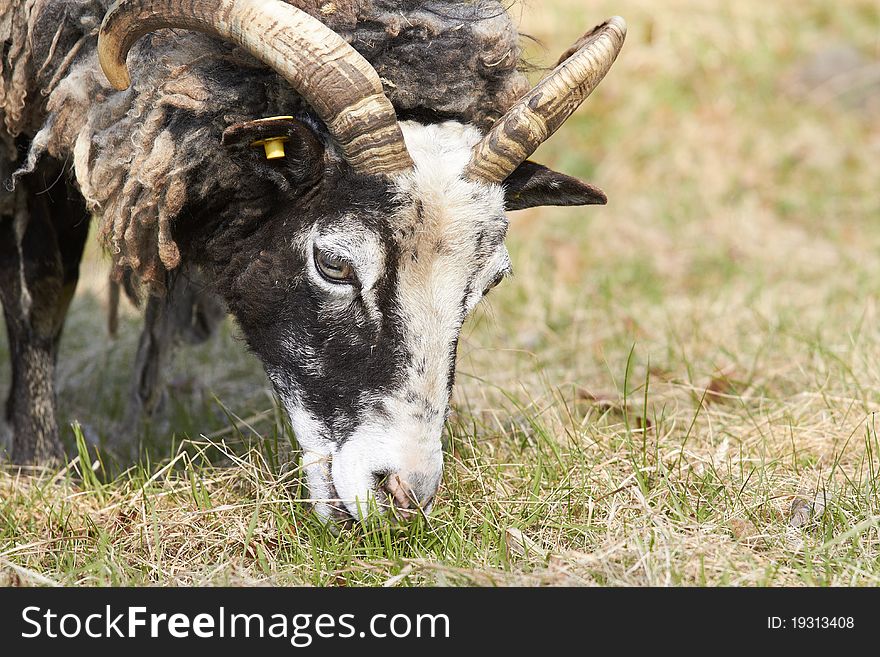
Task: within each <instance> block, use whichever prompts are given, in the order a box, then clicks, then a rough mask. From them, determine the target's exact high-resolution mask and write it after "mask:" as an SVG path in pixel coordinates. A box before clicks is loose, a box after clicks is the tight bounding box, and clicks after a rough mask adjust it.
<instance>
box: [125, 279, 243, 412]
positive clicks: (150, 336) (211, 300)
mask: <svg viewBox="0 0 880 657" xmlns="http://www.w3.org/2000/svg"><path fill="white" fill-rule="evenodd" d="M225 316H226V310H225V307H224V305H223V302H222V301H221V300H220V299H219V297H217V296H216V295H214V294H213V293H212V292H209V291H208V290H207V289H206V286H205V283H204V281H203V279H202V277H201V274H200V273H199V272H198V271H197V270H195V269H185V270H182V271H179V272H176V273H175V274H174V275H172V276H171V277H170V280H169V282H168V289H167V292H166V295H165V296H164V297H157V296H151V297H150V298H149V299H148V301H147V304H146V311H145V316H144V329H143V332H142V333H141V338H140V342H139V344H138V351H137V356H136V358H135V366H134V377H133V381H132V389H131V393H130V395H129V406H128V422H127V424H128V425H129V426H134V424H136V423H137V421H138V420H139V419H140V418H142V417H145V416H146V417H149V416H151V415H153V414H154V413H155V412H156V410H157V409H158V407H159V406H160V404H161V401H162V398H163V395H164V389H165V386H164V376H163V375H164V373H165V372H166V371H167V367H168V364H169V363H170V361H171V358H172V356H173V353H174V349H175V348H176V346H177V344H178V343H180V342H186V343H188V344H199V343H201V342H204V341H206V340H208V339H209V338H210V337H211V336H212V335H213V334H214V332H215V330H216V328H217V326H218V325H219V323H220V322H221V321H222V320H223V318H224V317H225Z"/></svg>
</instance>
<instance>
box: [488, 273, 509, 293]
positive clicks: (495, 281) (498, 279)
mask: <svg viewBox="0 0 880 657" xmlns="http://www.w3.org/2000/svg"><path fill="white" fill-rule="evenodd" d="M505 273H506V272H501V273H500V274H498V275H497V276H496V277H495V278H494V279H492V282H491V283H489V284H488V285H487V286H486V288H485V289H484V290H483V296H486V295H487V294H489V290H491V289H492V288H493V287H495V286H496V285H498V284H499V283H500V282H501V281H502V280H504V274H505Z"/></svg>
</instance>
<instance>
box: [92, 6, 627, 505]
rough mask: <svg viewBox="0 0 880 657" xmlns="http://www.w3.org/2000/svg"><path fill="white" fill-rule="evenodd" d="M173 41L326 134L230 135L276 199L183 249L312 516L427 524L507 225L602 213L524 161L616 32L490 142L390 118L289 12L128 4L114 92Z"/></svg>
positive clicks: (350, 63)
mask: <svg viewBox="0 0 880 657" xmlns="http://www.w3.org/2000/svg"><path fill="white" fill-rule="evenodd" d="M218 4H219V7H218ZM168 26H181V27H189V28H193V29H199V30H203V31H208V32H210V33H213V34H216V35H219V36H222V37H224V38H226V39H228V40H230V41H234V42H235V43H238V44H239V45H241V46H243V47H244V48H246V49H247V50H248V51H250V52H251V53H252V54H253V55H255V56H257V57H258V58H260V59H261V60H263V61H264V62H266V63H267V64H269V65H271V66H272V67H273V68H275V70H276V71H278V72H279V73H280V74H281V75H283V76H284V77H285V78H286V79H287V80H288V81H289V82H290V83H291V85H293V87H294V88H295V89H296V90H297V92H298V93H299V94H300V95H301V96H302V97H303V98H304V99H305V100H306V101H307V102H308V103H309V104H310V106H311V107H312V109H313V110H314V112H315V114H316V115H317V116H318V118H319V119H320V122H315V121H312V120H310V119H308V118H306V117H301V118H300V119H295V118H292V117H277V118H274V119H272V120H270V121H265V120H254V121H248V122H245V123H240V124H236V125H233V126H229V127H228V128H227V129H226V130H225V132H224V134H223V138H222V143H223V146H224V147H225V150H224V152H223V154H222V155H220V156H222V157H229V158H232V159H233V160H235V161H236V162H238V163H239V165H240V167H241V170H242V172H243V175H244V176H252V177H253V180H255V181H257V180H259V181H263V182H265V181H269V182H270V183H271V185H272V186H273V189H274V190H275V191H274V193H273V194H272V195H271V196H270V197H266V198H263V199H262V200H261V199H259V198H257V195H255V196H254V197H253V198H252V199H251V200H252V202H254V203H260V202H262V203H265V204H266V205H267V206H268V207H269V209H268V210H267V212H266V213H264V215H263V216H262V218H261V219H260V221H259V222H258V224H256V225H255V223H254V222H253V221H247V220H239V221H226V222H219V223H218V222H215V224H214V225H212V226H211V229H210V230H206V232H205V235H204V236H203V237H202V238H200V240H198V241H197V242H198V244H197V245H195V246H193V245H190V246H189V248H188V249H187V252H188V253H190V254H191V256H190V257H192V258H193V259H194V260H196V261H197V262H198V264H201V265H202V266H203V267H204V268H205V269H206V271H207V272H208V273H209V274H210V275H212V276H213V277H214V278H215V283H216V285H217V287H218V291H219V292H220V293H221V294H222V295H223V296H224V297H225V298H226V300H227V302H228V303H229V306H230V310H231V311H232V313H233V314H234V315H235V316H236V317H237V319H238V321H239V323H240V324H241V327H242V330H243V332H244V334H245V336H246V338H247V340H248V343H249V344H250V346H251V348H252V349H253V350H254V351H255V353H256V354H257V355H258V356H259V357H260V358H261V360H262V361H263V363H264V365H265V367H266V371H267V373H268V376H269V378H270V380H271V381H272V383H273V385H274V387H275V389H276V391H277V393H278V395H279V397H280V398H281V400H282V402H283V404H284V405H285V407H286V409H287V411H288V414H289V417H290V421H291V424H292V426H293V429H294V432H295V433H296V436H297V439H298V441H299V443H300V446H301V448H302V450H303V468H304V470H305V472H306V475H307V481H308V486H309V491H310V496H311V498H312V499H313V500H315V503H316V508H317V509H318V512H319V513H320V514H321V515H322V516H325V517H327V516H331V515H337V516H342V517H350V518H356V519H357V518H363V517H364V516H365V514H366V513H367V512H368V510H370V509H371V508H373V507H374V505H375V506H377V507H379V508H380V509H390V510H391V511H392V512H393V513H394V514H395V515H397V516H398V517H403V518H406V517H411V516H413V515H415V514H417V513H420V512H424V511H426V510H427V509H428V508H429V507H430V505H431V503H432V500H433V497H434V494H435V493H436V491H437V488H438V486H439V483H440V475H441V470H442V464H443V458H442V446H441V445H442V443H441V435H442V430H443V423H444V419H445V416H446V411H447V407H448V403H449V396H450V392H451V389H452V384H453V379H454V372H455V354H456V346H457V343H458V338H459V333H460V330H461V326H462V323H463V322H464V320H465V318H466V317H467V315H468V313H469V312H470V311H471V310H473V308H474V307H475V306H476V304H477V303H478V302H479V301H480V299H481V298H482V297H483V296H484V295H485V294H486V293H487V292H488V291H489V290H490V289H491V288H492V287H493V286H495V285H496V284H497V283H498V282H500V281H501V280H502V278H503V277H504V276H505V275H506V274H507V273H508V272H509V271H510V261H509V258H508V255H507V251H506V248H505V246H504V238H505V235H506V231H507V220H506V218H505V214H504V213H505V210H512V209H521V208H526V207H532V206H535V205H583V204H589V203H604V202H605V198H604V195H603V194H602V193H601V192H600V191H599V190H597V189H596V188H594V187H592V186H590V185H588V184H586V183H582V182H580V181H578V180H576V179H574V178H571V177H568V176H565V175H563V174H558V173H555V172H553V171H550V170H549V169H546V168H545V167H542V166H540V165H537V164H534V163H532V162H530V161H528V160H527V158H528V157H529V155H530V154H531V153H532V152H533V151H534V150H535V149H536V148H537V147H538V145H540V143H541V142H542V141H544V140H545V139H546V138H547V137H549V136H550V135H551V134H552V133H553V132H554V131H555V130H556V129H557V128H558V127H559V126H560V125H561V124H562V123H563V122H564V121H565V120H566V119H567V118H568V116H570V114H571V113H572V112H573V111H574V110H575V109H576V108H577V106H578V105H579V104H580V103H581V102H582V101H583V100H584V99H585V98H586V96H587V95H589V93H590V92H591V91H592V89H593V88H595V86H596V85H597V84H598V82H599V81H600V80H601V79H602V77H603V76H604V75H605V73H606V72H607V70H608V69H609V67H610V66H611V64H612V63H613V61H614V59H615V57H616V55H617V52H618V51H619V49H620V47H621V45H622V43H623V38H624V34H625V26H624V24H623V22H622V21H621V20H620V19H612V20H610V21H608V22H607V23H605V24H603V25H602V26H599V27H598V28H596V29H595V30H594V31H592V32H591V33H589V34H588V35H587V36H585V37H584V39H582V40H581V42H579V43H578V44H576V47H575V48H573V49H572V51H570V53H568V54H567V58H566V59H565V60H564V61H563V62H562V63H561V64H560V65H559V66H558V67H557V68H556V69H555V70H554V71H553V72H552V73H551V74H550V75H548V76H547V77H545V78H544V80H542V81H541V82H540V83H539V84H538V85H537V86H536V87H535V88H534V89H533V90H532V91H530V92H529V93H528V94H527V95H526V96H524V97H523V98H522V99H521V100H520V101H519V102H518V103H517V104H516V105H515V106H514V107H513V108H511V109H510V110H509V111H508V112H507V114H505V115H504V116H503V117H502V118H501V119H500V120H499V121H498V122H497V124H496V125H495V126H494V127H493V128H492V130H491V131H490V132H489V133H488V134H487V135H485V136H484V135H482V134H481V133H480V132H479V131H478V130H477V129H476V128H474V127H472V126H469V125H465V124H460V123H456V122H446V123H440V124H434V125H423V124H421V123H415V122H408V121H406V122H401V123H398V121H397V118H396V115H395V113H394V109H393V108H392V107H391V105H390V103H389V102H388V101H387V99H386V98H385V96H384V95H383V94H382V87H381V83H380V81H379V80H378V76H377V75H376V74H375V71H373V70H372V68H371V67H370V66H369V64H368V63H367V62H366V61H365V60H363V58H361V57H360V56H359V55H358V54H357V53H356V52H355V51H354V50H353V49H352V48H351V47H350V46H348V44H346V43H345V42H344V41H343V40H342V39H341V38H339V37H338V36H337V35H335V33H333V32H332V31H330V30H329V29H328V28H326V27H325V26H323V25H322V24H321V23H320V22H318V21H317V20H315V19H313V18H311V17H309V16H308V15H306V14H304V13H303V12H301V11H299V10H297V9H295V8H293V7H292V6H290V5H287V4H285V3H282V2H257V1H256V0H224V1H222V2H220V3H216V2H211V3H201V2H199V1H196V0H187V1H186V2H181V1H180V0H177V1H175V0H165V1H158V0H152V1H150V2H119V3H117V4H116V5H115V6H114V7H113V8H111V10H110V11H109V12H108V15H107V17H106V18H105V21H104V25H103V27H102V31H101V40H100V42H99V56H100V58H101V62H102V66H103V67H104V70H105V72H106V74H107V76H108V78H109V79H110V81H111V82H112V83H113V84H114V85H115V86H117V87H124V86H126V85H127V84H128V76H127V72H126V68H125V57H126V54H127V52H128V49H129V48H130V46H131V45H132V43H134V41H135V40H136V39H137V38H138V37H139V36H140V35H142V34H144V33H146V32H147V31H150V30H154V29H158V28H160V27H168ZM267 138H269V139H271V138H281V139H282V140H283V142H284V148H285V155H284V156H283V157H275V158H272V159H267V156H266V154H265V153H264V152H263V150H262V148H261V147H260V145H261V144H262V143H263V142H265V140H266V139H267ZM276 155H278V153H276ZM241 184H242V185H243V186H245V187H247V186H248V185H249V183H248V182H247V179H246V178H245V179H243V180H242V183H241ZM254 189H255V190H259V189H261V187H260V186H259V185H256V184H255V185H254Z"/></svg>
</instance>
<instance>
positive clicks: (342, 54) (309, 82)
mask: <svg viewBox="0 0 880 657" xmlns="http://www.w3.org/2000/svg"><path fill="white" fill-rule="evenodd" d="M169 27H179V28H185V29H189V30H198V31H200V32H206V33H208V34H211V35H214V36H218V37H220V38H222V39H225V40H227V41H230V42H232V43H235V44H237V45H239V46H241V47H242V48H244V49H245V50H247V51H248V52H249V53H250V54H251V55H253V56H254V57H256V58H257V59H259V60H260V61H262V62H263V63H264V64H266V65H268V66H270V67H272V69H274V70H275V71H277V72H278V73H279V74H280V75H281V76H283V77H284V79H285V80H287V81H288V82H289V83H290V85H291V86H292V87H293V88H294V89H295V90H296V91H297V93H299V95H300V96H302V97H303V99H304V100H305V101H306V102H307V103H308V104H309V105H310V106H311V107H312V109H313V110H314V111H315V113H316V114H317V115H318V116H319V117H320V118H321V120H322V121H324V123H325V124H326V125H327V129H328V131H329V132H330V135H331V136H332V137H333V139H334V140H335V141H336V143H337V144H338V146H339V148H340V150H341V151H342V153H343V155H344V157H345V159H346V160H347V161H348V163H349V165H350V166H351V167H352V168H353V169H354V170H355V171H358V172H360V173H364V174H378V175H386V176H391V175H394V174H397V173H402V172H405V171H408V170H409V169H411V168H412V166H413V163H412V159H411V158H410V156H409V153H408V152H407V150H406V145H405V144H404V141H403V135H402V134H401V132H400V126H399V125H398V123H397V116H396V114H395V112H394V107H393V106H392V105H391V102H390V101H389V100H388V98H386V96H385V94H384V92H383V91H382V83H381V81H380V80H379V75H378V74H377V73H376V71H375V69H373V67H372V66H370V64H369V62H367V60H366V59H364V58H363V57H362V56H361V55H360V54H359V53H358V52H357V51H355V49H354V48H352V47H351V45H349V44H348V43H347V42H346V41H345V40H344V39H343V38H342V37H341V36H339V35H338V34H337V33H336V32H334V31H333V30H331V29H330V28H329V27H327V26H326V25H324V24H323V23H321V22H320V21H319V20H317V19H316V18H313V17H312V16H310V15H309V14H307V13H305V12H303V11H301V10H299V9H297V8H296V7H293V6H291V5H288V4H287V3H285V2H281V1H280V0H213V1H209V0H117V2H115V3H114V4H113V6H111V7H110V9H109V10H108V11H107V14H106V15H105V16H104V21H103V23H102V24H101V30H100V32H99V35H98V59H99V61H100V63H101V68H102V69H103V70H104V74H105V75H106V76H107V79H108V80H109V81H110V84H112V85H113V86H114V87H115V88H116V89H125V88H127V87H128V86H129V85H130V84H131V79H130V78H129V73H128V67H127V65H126V57H127V56H128V51H129V50H130V49H131V47H132V46H133V45H134V43H135V42H136V41H137V40H138V39H139V38H140V37H142V36H143V35H145V34H147V33H149V32H153V31H155V30H159V29H162V28H169Z"/></svg>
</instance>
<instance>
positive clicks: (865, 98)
mask: <svg viewBox="0 0 880 657" xmlns="http://www.w3.org/2000/svg"><path fill="white" fill-rule="evenodd" d="M614 13H618V14H621V15H623V16H625V17H626V18H627V19H628V22H629V23H630V34H629V37H628V44H627V46H626V48H625V51H624V54H623V56H622V58H621V60H620V61H619V62H618V63H617V64H616V65H615V68H614V70H613V72H612V75H611V76H610V77H609V79H608V80H607V81H605V82H604V83H603V85H602V86H601V87H600V88H599V90H598V91H597V93H596V96H595V98H593V99H591V101H590V102H589V103H588V105H587V107H586V108H585V109H584V110H582V111H581V112H580V113H579V114H578V115H577V116H576V117H575V118H574V119H572V121H571V122H569V124H567V125H566V127H565V128H564V129H563V132H562V133H561V134H560V135H559V136H558V137H556V138H555V139H553V140H551V141H550V142H549V143H548V144H547V145H546V146H545V147H543V148H542V149H541V151H540V152H539V153H538V154H537V156H536V159H540V160H543V161H545V162H547V163H549V164H552V165H554V166H556V167H557V168H559V169H561V170H565V171H569V172H573V173H579V174H581V175H583V176H585V177H588V178H589V179H590V180H592V181H593V182H595V183H597V184H599V185H600V186H602V187H603V188H604V189H605V191H606V192H608V195H609V197H610V199H611V203H610V204H609V206H608V207H606V208H591V209H587V210H583V211H581V210H571V209H546V210H540V211H533V212H527V213H521V214H519V215H514V218H513V226H512V230H511V236H510V240H509V243H510V247H511V252H512V256H513V260H514V263H515V268H516V272H517V276H516V277H515V278H514V279H513V280H511V281H509V282H507V283H505V285H503V286H501V287H500V288H499V289H498V290H497V291H496V292H493V294H492V296H491V298H490V300H489V302H488V303H487V304H484V307H483V309H482V310H481V311H480V312H479V313H478V315H477V316H476V317H475V318H474V319H472V320H471V321H470V322H469V324H468V326H467V327H466V332H465V339H464V340H463V342H462V346H461V351H460V363H459V385H458V388H457V391H456V395H455V409H456V413H455V416H454V418H453V420H452V421H451V422H450V425H449V438H450V443H451V448H450V452H449V456H448V459H447V474H446V478H445V481H444V485H443V488H442V490H441V494H440V499H439V501H438V504H437V505H436V509H435V511H434V512H433V513H432V516H431V518H430V520H429V522H423V523H420V524H418V525H416V526H414V527H411V528H410V529H409V530H408V531H406V532H405V533H402V534H395V533H392V532H391V531H390V530H388V529H387V528H382V527H372V528H367V529H365V530H357V531H354V532H343V533H342V534H340V535H338V536H334V535H331V534H329V533H328V532H326V531H325V530H324V529H323V528H321V527H320V526H319V525H318V524H316V523H315V522H314V520H313V519H312V517H311V516H310V515H309V514H308V511H307V509H306V508H305V507H304V506H303V505H301V504H300V503H299V502H297V500H296V498H297V496H298V492H297V488H296V485H295V480H296V474H297V473H296V471H291V472H288V473H286V474H279V473H281V472H283V469H281V468H279V467H278V466H277V464H276V463H275V454H276V451H277V450H276V449H275V446H276V445H277V443H278V442H281V443H283V442H284V441H285V439H286V436H287V429H286V427H285V426H284V423H283V421H281V420H280V419H279V417H278V414H277V413H276V412H275V411H274V409H273V408H272V403H271V399H270V397H269V394H268V391H267V389H266V384H265V382H264V380H263V378H262V376H261V374H260V372H259V367H258V365H257V364H256V363H255V362H254V361H253V360H252V359H251V358H250V357H249V356H247V355H246V354H244V353H243V350H242V348H241V345H240V344H239V343H237V341H236V340H235V337H234V329H233V328H231V327H229V328H227V330H226V332H225V333H224V335H222V336H221V337H220V339H219V340H216V341H214V342H213V343H211V344H209V345H206V346H205V347H202V348H199V349H195V350H189V351H185V352H182V353H181V354H180V357H179V359H178V362H177V363H176V365H175V373H176V374H175V376H174V385H175V387H174V390H175V393H176V394H174V395H172V397H171V399H170V400H169V403H168V404H167V407H166V409H165V413H164V414H163V417H162V418H161V421H159V422H157V423H156V424H154V425H153V426H151V427H147V429H146V430H145V435H144V447H143V450H142V451H143V458H142V459H141V460H140V461H139V463H138V465H136V466H133V467H131V468H129V469H127V470H125V472H123V473H122V474H112V473H113V472H114V468H113V467H111V465H110V464H109V463H106V464H103V465H102V463H101V462H100V461H98V462H97V463H96V465H95V466H94V468H93V467H92V466H91V464H90V462H92V461H94V460H95V458H96V457H95V451H94V450H91V451H90V452H89V453H88V454H86V447H85V445H86V443H87V442H89V441H90V440H93V439H94V438H95V437H97V436H105V437H106V436H108V435H112V432H113V429H114V422H118V421H119V418H121V416H122V408H121V407H122V401H123V398H124V390H125V386H126V382H127V381H126V364H127V363H128V361H129V360H130V358H131V355H132V351H133V346H134V344H135V340H136V333H137V324H136V322H135V321H134V320H131V321H130V322H129V323H128V324H127V325H126V326H125V327H124V331H123V335H122V337H121V338H120V339H119V340H118V341H117V342H116V343H114V344H112V345H98V344H95V341H94V338H93V336H94V335H95V334H100V323H101V320H100V312H98V309H99V305H100V299H101V295H102V294H103V280H104V278H103V273H100V270H96V271H97V272H99V273H96V274H94V275H92V276H90V277H89V280H91V281H92V282H91V284H87V285H85V286H84V293H83V294H81V296H80V297H79V299H78V300H77V304H76V308H75V310H74V313H73V316H72V318H71V324H70V327H69V330H68V335H67V339H66V342H65V345H64V352H65V353H64V354H63V355H62V371H61V399H62V406H63V412H64V413H65V414H66V416H67V417H76V418H78V419H79V420H80V421H81V422H82V423H83V427H84V429H83V432H82V434H80V436H81V439H80V440H79V445H80V453H81V458H80V459H79V460H77V461H76V463H75V464H74V465H73V466H72V467H71V468H70V469H69V470H68V471H66V472H63V473H42V474H38V475H18V474H16V473H14V472H13V471H11V470H7V471H5V472H3V473H0V572H2V573H3V575H0V577H5V578H6V579H7V581H9V582H21V583H33V584H46V583H49V582H57V583H63V584H74V583H77V584H106V583H119V584H138V583H158V584H205V583H241V584H253V583H263V582H270V583H279V584H286V583H313V584H321V585H326V584H389V585H417V584H424V583H439V584H446V583H449V584H462V583H473V584H490V583H495V584H660V585H663V584H673V585H675V584H709V585H715V584H735V585H743V584H762V585H782V584H847V585H848V584H878V583H880V500H878V496H877V484H878V477H880V457H878V451H880V441H878V438H877V431H876V425H875V416H874V413H875V412H876V411H877V410H878V408H880V328H878V326H880V316H878V315H880V308H878V287H880V258H878V254H880V221H878V220H880V194H878V181H880V90H878V89H876V88H873V91H872V87H871V86H870V80H871V79H873V78H871V75H876V71H877V70H878V67H880V63H878V62H880V9H878V8H877V6H876V3H875V2H872V1H870V0H866V1H856V0H850V1H848V2H839V3H834V4H833V5H830V4H829V3H825V2H820V1H819V0H807V1H800V2H796V1H794V0H785V1H781V2H776V3H766V2H757V1H756V0H748V1H745V2H738V3H721V2H713V3H708V2H697V0H669V1H668V2H664V3H662V5H661V4H658V3H655V2H646V1H644V0H643V1H637V0H615V1H612V0H608V1H602V2H592V3H587V5H586V8H584V3H582V2H578V1H576V0H544V1H543V2H540V3H539V2H535V1H533V2H531V3H526V4H525V5H524V7H523V8H522V14H523V29H524V30H525V31H527V32H529V33H531V34H533V35H535V36H537V37H538V38H539V39H541V40H542V41H543V42H545V43H547V44H550V47H548V50H549V51H550V52H549V53H543V52H542V51H541V50H540V49H536V50H535V58H537V59H540V60H542V61H543V62H545V63H549V62H550V61H551V60H553V59H555V57H554V55H555V53H556V52H557V51H560V50H562V49H563V48H564V47H565V46H567V44H568V43H570V42H571V41H573V40H574V39H575V38H576V36H578V33H579V32H580V31H582V28H584V27H586V26H587V25H589V24H591V23H593V22H595V21H596V20H598V19H600V18H602V17H604V16H606V15H611V14H614ZM832 46H833V47H838V46H849V47H851V48H853V49H854V50H855V52H856V53H858V54H859V55H860V56H861V57H862V58H863V62H862V66H861V68H860V69H856V70H855V71H854V72H853V71H850V72H849V73H848V74H847V75H849V77H846V76H844V77H839V78H837V79H836V81H831V82H827V83H818V84H811V83H808V82H804V79H803V76H802V75H800V74H799V71H801V70H802V68H803V64H804V62H806V61H808V60H810V58H811V57H813V56H814V55H816V54H817V53H822V52H825V51H826V50H827V49H828V48H829V47H832ZM872 72H873V73H872ZM866 80H867V81H868V82H865V81H866ZM860 85H861V86H860ZM0 349H4V347H2V346H0ZM192 372H197V373H198V374H197V375H196V376H195V377H194V376H192V375H191V374H189V373H192ZM184 373H187V374H186V375H184ZM3 376H7V374H6V373H5V372H4V373H3ZM95 399H101V404H100V405H99V406H98V407H96V406H95V403H94V400H95ZM227 413H235V414H237V415H238V416H240V417H248V416H250V420H249V421H248V422H247V425H248V426H249V427H252V429H253V430H251V429H250V428H244V426H245V425H244V423H239V422H235V421H232V419H231V418H232V416H231V415H228V414H227ZM236 427H239V428H236ZM172 430H173V432H175V434H176V436H177V438H176V439H175V440H174V441H172V439H171V438H169V436H170V435H171V434H172ZM255 434H260V435H262V436H268V440H267V441H265V442H262V443H257V442H256V441H255V440H254V437H255ZM72 436H73V433H71V437H72ZM206 436H207V438H206ZM172 443H173V445H172ZM169 445H171V446H170V447H169ZM102 458H106V455H105V456H103V457H102ZM86 464H89V465H86Z"/></svg>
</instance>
